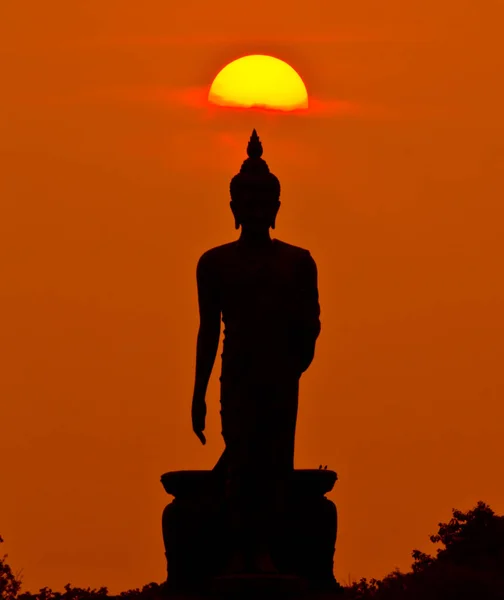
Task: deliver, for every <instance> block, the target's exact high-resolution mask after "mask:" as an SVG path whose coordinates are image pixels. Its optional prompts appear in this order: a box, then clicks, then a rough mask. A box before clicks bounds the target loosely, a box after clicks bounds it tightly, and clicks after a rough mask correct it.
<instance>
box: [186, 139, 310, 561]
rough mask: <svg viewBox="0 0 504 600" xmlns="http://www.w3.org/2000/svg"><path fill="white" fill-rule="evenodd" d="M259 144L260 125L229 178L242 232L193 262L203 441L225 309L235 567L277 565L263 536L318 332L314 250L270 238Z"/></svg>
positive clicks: (275, 184)
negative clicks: (236, 539)
mask: <svg viewBox="0 0 504 600" xmlns="http://www.w3.org/2000/svg"><path fill="white" fill-rule="evenodd" d="M262 151H263V149H262V145H261V142H260V140H259V138H258V136H257V133H256V131H255V129H254V131H253V132H252V136H251V138H250V141H249V144H248V148H247V154H248V158H247V159H246V160H245V161H244V163H243V164H242V167H241V169H240V172H239V173H238V174H237V175H236V176H235V177H233V179H232V180H231V186H230V192H231V202H230V206H231V210H232V212H233V215H234V219H235V226H236V229H239V228H240V227H241V233H240V237H239V239H238V240H236V241H233V242H230V243H227V244H224V245H222V246H218V247H216V248H212V249H211V250H208V251H207V252H205V253H204V254H203V255H202V256H201V258H200V260H199V262H198V266H197V285H198V299H199V312H200V328H199V333H198V341H197V361H196V379H195V387H194V395H193V401H192V419H193V429H194V432H195V433H196V435H197V436H198V438H199V439H200V440H201V442H202V443H203V444H204V443H205V436H204V433H203V431H204V429H205V416H206V404H205V394H206V390H207V384H208V381H209V378H210V374H211V371H212V368H213V365H214V361H215V357H216V354H217V349H218V343H219V335H220V322H221V316H222V321H223V323H224V342H223V353H222V370H221V377H220V384H221V398H220V402H221V418H222V436H223V438H224V441H225V451H224V453H223V455H222V456H221V458H220V460H219V462H218V463H217V465H216V467H215V470H216V471H218V472H223V473H225V474H226V477H227V480H228V483H229V487H228V492H229V497H228V498H229V502H230V511H231V512H232V514H233V515H234V524H235V527H238V526H239V524H240V522H241V525H242V527H245V525H247V526H249V529H248V532H249V535H248V537H247V536H246V535H245V532H244V531H245V530H243V529H242V530H240V531H241V533H240V535H239V536H238V537H239V538H240V540H242V542H243V546H244V547H243V548H242V552H239V551H238V550H237V551H236V552H235V553H234V563H233V564H232V565H230V572H233V571H235V572H236V571H243V570H244V569H245V570H248V571H255V572H257V571H259V572H274V571H275V566H274V565H273V563H272V561H271V556H270V554H269V550H268V548H269V547H268V542H267V534H268V532H269V531H270V529H271V527H272V525H273V523H274V522H275V520H276V519H275V510H277V511H281V510H282V501H283V500H282V499H283V491H284V490H285V482H286V480H287V478H288V477H289V475H290V474H291V472H292V471H293V469H294V437H295V428H296V418H297V409H298V389H299V379H300V377H301V375H302V373H303V372H304V371H306V369H307V368H308V367H309V365H310V364H311V362H312V360H313V356H314V351H315V342H316V340H317V337H318V335H319V333H320V319H319V316H320V307H319V301H318V289H317V267H316V264H315V261H314V260H313V258H312V256H311V255H310V252H309V251H308V250H305V249H303V248H299V247H296V246H293V245H291V244H287V243H285V242H282V241H280V240H278V239H274V238H273V239H272V238H271V237H270V232H269V229H270V228H272V229H274V228H275V219H276V216H277V213H278V210H279V208H280V201H279V197H280V182H279V181H278V179H277V178H276V177H275V175H273V174H272V173H271V172H270V171H269V168H268V165H267V164H266V162H265V161H264V160H263V159H262V158H261V156H262ZM272 499H273V500H272ZM240 518H241V521H240ZM251 536H252V537H251ZM254 536H255V537H254ZM250 549H253V552H252V556H251V557H250V556H248V554H247V552H248V550H250ZM250 561H251V562H250Z"/></svg>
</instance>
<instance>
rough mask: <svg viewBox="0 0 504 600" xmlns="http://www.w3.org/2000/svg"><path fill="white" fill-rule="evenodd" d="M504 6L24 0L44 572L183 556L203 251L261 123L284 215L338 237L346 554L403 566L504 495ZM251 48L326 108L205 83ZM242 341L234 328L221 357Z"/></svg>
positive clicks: (3, 68)
mask: <svg viewBox="0 0 504 600" xmlns="http://www.w3.org/2000/svg"><path fill="white" fill-rule="evenodd" d="M503 19H504V5H503V4H502V2H499V0H479V1H478V2H476V1H475V0H473V1H472V2H468V1H463V0H462V1H461V0H458V1H457V2H455V1H454V0H444V1H443V0H411V1H409V2H404V0H384V1H382V2H372V1H371V0H363V1H362V2H357V3H356V2H340V1H335V0H325V1H319V2H317V1H312V2H301V1H297V0H278V1H275V0H273V1H272V0H269V1H268V2H266V1H262V0H261V1H259V0H257V1H256V2H254V3H246V4H244V3H242V2H236V1H233V2H232V1H231V0H214V1H213V2H207V1H203V0H185V1H184V2H181V3H180V4H175V3H174V2H171V1H168V2H167V1H166V0H163V1H162V0H143V2H133V1H131V0H113V1H112V0H87V1H86V2H75V1H74V2H68V0H65V1H63V0H52V1H51V0H48V1H47V2H40V1H39V0H25V1H24V2H15V1H13V0H11V1H6V0H4V1H2V2H1V3H0V77H1V94H0V209H1V218H0V276H1V282H0V315H1V317H0V318H1V338H0V339H1V344H0V398H1V405H0V423H1V427H0V456H1V458H2V466H1V470H0V535H2V536H3V537H4V539H5V544H3V545H2V547H0V555H1V554H3V553H4V552H7V553H8V554H9V559H8V560H9V562H10V563H11V565H12V567H13V569H14V571H16V572H17V571H19V570H21V569H22V570H23V578H24V586H23V587H24V589H25V590H30V591H36V590H38V589H39V588H40V587H43V586H49V587H52V588H53V589H55V590H62V589H63V585H64V584H65V583H68V582H70V583H72V584H73V585H75V586H81V587H87V586H91V587H99V586H108V587H109V590H110V591H111V592H112V593H118V592H120V591H123V590H126V589H129V588H132V587H141V586H143V585H144V584H146V583H149V582H151V581H157V582H161V581H162V580H163V579H164V578H165V557H164V548H163V542H162V536H161V513H162V510H163V508H164V507H165V505H166V504H167V503H168V502H169V501H170V500H171V497H169V496H167V495H166V493H165V492H164V490H163V488H162V486H161V484H160V481H159V478H160V475H161V474H162V473H165V472H167V471H170V470H182V469H209V468H212V467H213V465H214V464H215V462H216V461H217V459H218V457H219V455H220V453H221V451H222V449H223V440H222V438H221V435H220V420H219V402H218V401H219V387H218V375H219V370H220V359H219V361H218V362H216V367H215V370H214V374H213V376H212V381H211V385H210V390H209V393H208V397H207V404H208V413H209V414H208V418H207V430H206V433H207V445H206V446H202V445H201V444H200V442H199V441H198V440H197V438H196V436H195V435H194V434H193V432H192V430H191V421H190V404H191V398H192V388H193V377H194V366H195V343H196V334H197V327H198V311H197V295H196V281H195V270H196V263H197V260H198V258H199V256H200V255H201V254H202V253H203V252H204V251H205V250H207V249H208V248H210V247H212V246H216V245H219V244H222V243H225V242H228V241H231V240H233V239H235V238H236V236H237V232H236V231H235V229H234V222H233V218H232V214H231V211H230V209H229V181H230V179H231V177H232V176H233V175H234V174H235V173H236V172H237V171H238V170H239V168H240V165H241V163H242V161H243V160H244V158H245V157H246V154H245V152H246V145H247V142H248V138H249V136H250V133H251V131H252V128H253V127H255V128H256V129H257V131H258V134H259V136H260V138H261V140H262V143H263V147H264V155H263V157H264V158H265V160H266V161H267V162H268V165H269V166H270V169H271V170H272V171H273V173H275V174H276V175H277V176H278V178H279V179H280V181H281V184H282V195H281V201H282V206H281V209H280V212H279V215H278V219H277V229H276V230H275V232H274V236H275V237H277V238H279V239H282V240H284V241H287V242H290V243H292V244H296V245H298V246H302V247H304V248H308V249H310V251H311V253H312V255H313V257H314V258H315V260H316V261H317V264H318V269H319V291H320V302H321V309H322V313H321V320H322V333H321V336H320V338H319V343H318V346H317V350H316V357H315V360H314V362H313V364H312V366H311V367H310V369H309V370H308V372H307V373H306V374H305V375H304V376H303V378H302V380H301V390H300V409H299V416H298V427H297V438H296V456H295V464H296V467H297V468H317V467H318V465H319V464H323V465H326V464H327V465H328V468H331V469H334V470H335V471H336V472H337V473H338V477H339V481H338V482H337V483H336V485H335V488H334V491H333V492H331V494H330V496H329V497H330V498H331V499H332V500H333V501H334V502H335V503H336V504H337V507H338V511H339V519H340V523H339V531H338V541H337V548H336V555H335V574H336V577H337V579H338V580H339V581H340V582H342V583H347V582H348V578H349V577H351V578H352V579H358V578H360V577H363V576H365V577H383V576H384V575H385V574H386V573H388V572H389V571H391V570H392V569H393V568H394V567H396V566H397V567H399V568H401V569H405V570H406V569H408V568H409V565H410V564H411V561H412V559H411V551H412V549H413V548H416V547H418V548H419V549H421V550H424V551H429V552H434V551H435V547H434V546H433V545H432V544H431V543H430V542H429V539H428V536H429V535H430V534H433V533H435V532H436V531H437V523H438V522H439V521H446V520H449V518H450V516H451V509H452V508H454V507H456V508H460V509H462V510H468V509H470V508H471V507H473V506H474V505H475V504H476V502H477V501H478V500H480V499H481V500H484V501H485V502H487V503H489V504H490V506H491V507H492V508H493V509H494V510H495V511H496V512H497V513H499V514H502V513H504V482H503V477H502V465H503V464H504V446H503V443H502V441H499V437H502V436H503V434H504V425H503V424H504V368H503V366H502V363H503V356H504V310H503V309H504V273H503V271H504V269H503V262H504V116H503V111H502V107H503V106H504V85H503V83H502V73H503V72H504V48H503V42H502V32H501V27H502V22H503ZM246 54H271V55H273V56H275V57H278V58H280V59H282V60H284V61H286V62H287V63H288V64H290V65H291V66H293V67H294V68H295V69H296V71H297V72H298V73H299V74H300V75H301V77H302V78H303V80H304V82H305V84H306V87H307V90H308V93H309V96H310V102H311V108H310V110H308V111H307V112H306V113H304V114H302V115H292V114H291V115H289V114H279V113H271V112H270V113H264V112H257V111H247V110H239V109H229V108H223V107H213V108H212V109H211V108H210V107H209V106H208V105H207V103H206V102H205V101H204V98H205V93H206V92H207V91H208V87H209V86H210V84H211V82H212V80H213V78H214V77H215V76H216V75H217V73H218V72H219V70H220V69H221V68H223V67H224V66H225V65H226V64H227V63H229V62H230V61H232V60H234V59H236V58H239V57H241V56H243V55H246ZM219 354H220V351H219Z"/></svg>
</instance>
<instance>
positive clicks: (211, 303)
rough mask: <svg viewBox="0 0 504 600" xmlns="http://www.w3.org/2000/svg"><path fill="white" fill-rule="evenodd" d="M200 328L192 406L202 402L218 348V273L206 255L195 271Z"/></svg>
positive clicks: (219, 318)
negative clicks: (194, 403) (193, 403)
mask: <svg viewBox="0 0 504 600" xmlns="http://www.w3.org/2000/svg"><path fill="white" fill-rule="evenodd" d="M196 281H197V286H198V304H199V315H200V325H199V331H198V340H197V346H196V377H195V382H194V396H193V402H204V400H205V394H206V390H207V386H208V382H209V380H210V375H211V373H212V369H213V365H214V362H215V358H216V356H217V350H218V347H219V337H220V327H221V325H220V323H221V307H220V299H219V291H218V280H217V273H216V270H215V267H214V264H213V261H212V259H211V255H209V254H208V253H205V254H203V256H202V257H201V258H200V260H199V261H198V266H197V269H196Z"/></svg>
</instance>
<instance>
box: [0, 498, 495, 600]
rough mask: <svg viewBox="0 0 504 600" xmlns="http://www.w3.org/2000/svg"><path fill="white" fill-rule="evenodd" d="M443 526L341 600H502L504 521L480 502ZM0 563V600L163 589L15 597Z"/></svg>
mask: <svg viewBox="0 0 504 600" xmlns="http://www.w3.org/2000/svg"><path fill="white" fill-rule="evenodd" d="M452 513H453V517H452V519H451V520H450V521H449V522H448V523H439V524H438V525H439V530H438V533H437V534H436V535H431V536H430V540H431V542H433V543H440V544H442V545H443V547H442V548H439V549H438V550H437V553H436V556H431V555H429V554H426V553H423V552H420V550H413V552H412V556H413V564H412V565H411V571H410V572H408V573H402V572H401V571H399V570H398V569H395V570H394V571H392V572H391V573H390V574H389V575H387V576H386V577H384V578H383V579H381V580H378V579H370V580H369V581H368V580H367V579H366V578H362V579H361V580H360V581H358V582H354V583H352V584H351V585H350V586H348V587H345V588H343V589H344V591H343V598H345V600H347V599H348V600H427V599H428V600H504V516H498V515H495V513H494V512H493V510H491V509H490V507H489V506H488V505H487V504H485V503H484V502H478V504H477V505H476V507H475V508H473V509H472V510H470V511H468V512H467V513H463V512H461V511H459V510H456V509H453V511H452ZM2 542H3V539H2V538H1V537H0V543H2ZM6 558H7V555H4V556H3V558H0V599H1V600H105V599H107V600H130V599H131V600H161V599H162V598H163V597H164V596H165V590H166V586H165V584H164V583H162V584H157V583H149V584H147V585H144V586H143V588H142V589H138V588H137V589H133V590H128V591H126V592H121V593H120V594H118V595H116V596H110V595H109V593H108V589H107V588H106V587H101V588H99V589H98V590H95V589H90V588H85V589H84V588H78V587H72V586H71V585H70V584H69V583H68V584H67V585H65V586H64V590H65V591H64V592H53V591H52V590H51V589H50V588H47V587H44V588H41V589H40V590H39V591H38V592H37V593H35V594H33V593H31V592H24V593H20V590H21V583H22V582H21V578H20V576H19V575H18V576H16V575H14V573H13V572H12V569H11V567H10V566H9V565H8V564H7V562H6Z"/></svg>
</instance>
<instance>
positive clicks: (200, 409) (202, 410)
mask: <svg viewBox="0 0 504 600" xmlns="http://www.w3.org/2000/svg"><path fill="white" fill-rule="evenodd" d="M205 417H206V403H205V400H204V399H203V400H201V399H196V398H194V399H193V403H192V426H193V431H194V433H195V434H196V435H197V437H198V439H199V440H200V442H201V443H202V444H203V445H205V444H206V438H205V434H204V433H203V431H205Z"/></svg>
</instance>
